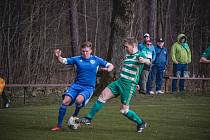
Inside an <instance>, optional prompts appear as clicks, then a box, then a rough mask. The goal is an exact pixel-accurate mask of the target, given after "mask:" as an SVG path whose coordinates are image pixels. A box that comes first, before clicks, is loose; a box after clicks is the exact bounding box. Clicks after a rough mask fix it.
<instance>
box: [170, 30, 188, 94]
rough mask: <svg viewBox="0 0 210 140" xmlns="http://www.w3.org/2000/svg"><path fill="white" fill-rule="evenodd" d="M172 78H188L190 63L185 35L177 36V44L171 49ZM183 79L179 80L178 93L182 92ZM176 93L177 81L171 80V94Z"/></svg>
mask: <svg viewBox="0 0 210 140" xmlns="http://www.w3.org/2000/svg"><path fill="white" fill-rule="evenodd" d="M171 57H172V61H173V76H175V77H178V78H179V77H189V73H188V64H189V63H191V51H190V47H189V45H188V43H187V37H186V35H185V34H179V35H178V36H177V42H175V43H174V44H173V45H172V47H171ZM184 82H185V81H184V79H180V80H179V91H184ZM176 91H177V79H173V80H172V92H176Z"/></svg>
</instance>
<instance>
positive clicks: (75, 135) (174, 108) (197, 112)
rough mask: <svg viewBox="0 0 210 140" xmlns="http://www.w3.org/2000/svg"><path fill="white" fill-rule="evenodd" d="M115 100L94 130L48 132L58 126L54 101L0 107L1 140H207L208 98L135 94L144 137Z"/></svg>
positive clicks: (134, 105) (209, 124) (209, 122)
mask: <svg viewBox="0 0 210 140" xmlns="http://www.w3.org/2000/svg"><path fill="white" fill-rule="evenodd" d="M95 100H96V98H94V99H92V100H91V102H90V103H89V104H88V106H87V107H86V108H84V109H83V110H81V112H80V116H83V115H85V114H86V113H87V112H88V110H89V109H90V107H91V106H92V104H93V102H94V101H95ZM119 106H120V102H119V98H116V99H113V100H112V101H110V102H108V103H107V104H106V106H105V107H104V109H103V110H101V111H100V112H99V113H98V114H97V115H96V117H95V119H94V120H93V124H92V126H83V127H81V128H80V129H78V130H70V129H69V128H68V127H67V126H66V120H67V116H70V114H71V113H72V111H73V109H72V108H69V110H68V113H67V115H66V117H65V122H64V125H63V130H62V131H60V132H51V131H50V129H51V128H52V127H53V126H54V125H55V124H56V121H57V111H58V107H59V105H58V103H57V102H56V103H55V104H51V105H38V104H34V105H33V104H32V105H31V104H30V105H27V104H26V105H24V106H17V107H12V108H9V109H0V140H137V139H138V140H178V139H179V140H209V139H210V94H209V95H208V94H199V93H197V94H189V93H182V94H165V95H160V96H157V95H155V96H146V95H139V94H138V95H136V97H135V98H134V99H133V102H132V105H131V109H133V110H135V111H136V112H137V113H138V114H139V115H140V116H141V117H142V118H143V119H144V120H145V121H146V122H147V123H148V127H147V128H146V129H145V131H144V133H143V134H139V133H136V132H135V131H136V126H135V124H133V123H132V122H130V121H129V120H127V118H125V117H123V116H122V115H121V114H120V112H119Z"/></svg>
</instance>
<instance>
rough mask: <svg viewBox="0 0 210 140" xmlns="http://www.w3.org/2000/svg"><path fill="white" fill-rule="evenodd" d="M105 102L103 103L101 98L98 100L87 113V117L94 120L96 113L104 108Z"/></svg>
mask: <svg viewBox="0 0 210 140" xmlns="http://www.w3.org/2000/svg"><path fill="white" fill-rule="evenodd" d="M104 104H105V103H102V102H100V101H99V100H97V101H96V103H95V104H94V105H93V106H92V108H91V110H90V112H89V113H88V114H87V115H86V117H87V118H88V119H90V120H92V119H93V117H94V116H95V115H96V113H97V112H98V111H100V110H101V109H102V108H103V106H104Z"/></svg>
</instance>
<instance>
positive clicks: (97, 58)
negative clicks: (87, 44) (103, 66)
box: [91, 55, 104, 61]
mask: <svg viewBox="0 0 210 140" xmlns="http://www.w3.org/2000/svg"><path fill="white" fill-rule="evenodd" d="M91 57H92V59H95V60H96V61H104V59H103V58H101V57H99V56H96V55H91Z"/></svg>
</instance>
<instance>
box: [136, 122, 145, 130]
mask: <svg viewBox="0 0 210 140" xmlns="http://www.w3.org/2000/svg"><path fill="white" fill-rule="evenodd" d="M146 127H147V123H146V122H144V121H143V122H142V123H141V124H140V125H137V132H138V133H142V132H143V131H144V129H145V128H146Z"/></svg>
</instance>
